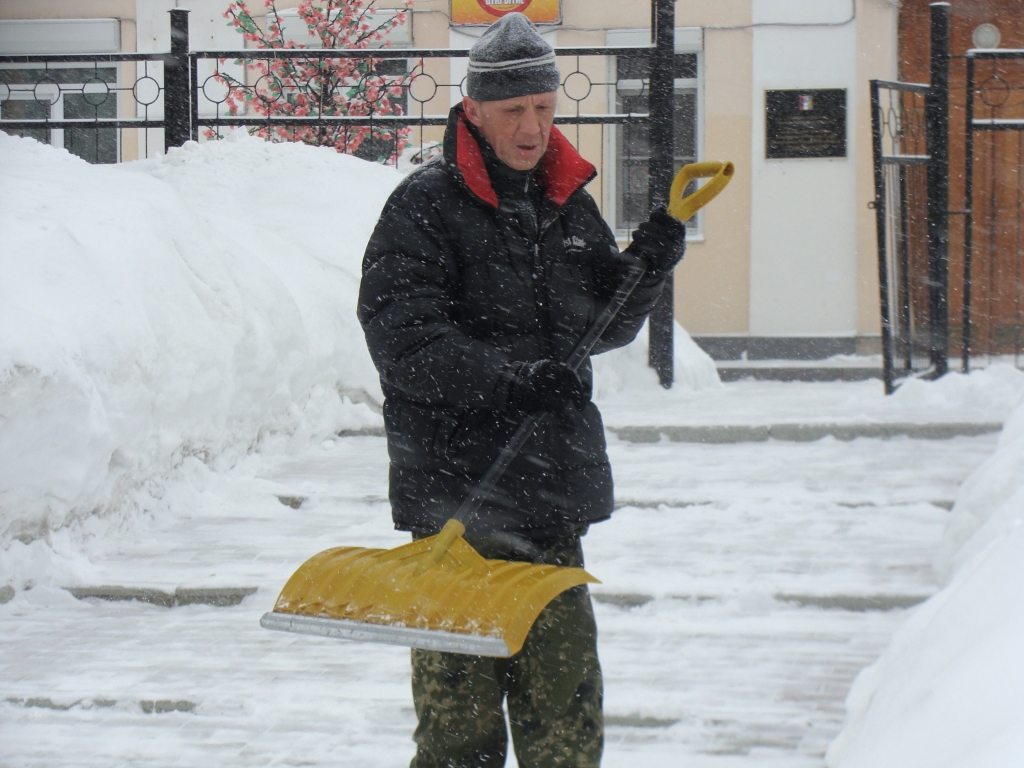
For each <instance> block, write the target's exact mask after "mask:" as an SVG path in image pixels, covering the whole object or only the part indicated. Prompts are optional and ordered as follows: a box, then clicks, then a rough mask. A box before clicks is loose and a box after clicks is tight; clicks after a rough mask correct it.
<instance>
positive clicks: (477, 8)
mask: <svg viewBox="0 0 1024 768" xmlns="http://www.w3.org/2000/svg"><path fill="white" fill-rule="evenodd" d="M512 11H519V12H520V13H521V14H523V15H524V16H526V18H528V19H529V20H530V21H532V22H533V23H534V24H560V23H561V22H562V8H561V0H451V23H452V24H473V25H478V26H487V25H488V24H493V23H494V22H495V21H497V20H498V19H500V18H501V17H502V16H504V15H505V14H506V13H512Z"/></svg>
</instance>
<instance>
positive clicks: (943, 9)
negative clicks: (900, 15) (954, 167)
mask: <svg viewBox="0 0 1024 768" xmlns="http://www.w3.org/2000/svg"><path fill="white" fill-rule="evenodd" d="M929 7H930V8H931V82H930V84H929V88H928V93H927V95H926V96H925V115H926V123H927V126H928V128H927V137H926V143H927V147H928V155H929V156H930V158H931V159H930V160H929V162H928V309H929V321H930V322H929V325H930V327H929V331H930V336H931V339H930V345H929V346H930V354H931V364H932V369H933V370H934V372H935V376H942V375H944V374H945V373H946V371H947V370H949V3H932V4H931V5H930V6H929Z"/></svg>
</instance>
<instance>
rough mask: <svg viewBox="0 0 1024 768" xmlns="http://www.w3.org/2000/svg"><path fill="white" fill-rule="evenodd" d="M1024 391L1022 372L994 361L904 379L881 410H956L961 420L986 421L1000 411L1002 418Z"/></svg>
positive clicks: (925, 411)
mask: <svg viewBox="0 0 1024 768" xmlns="http://www.w3.org/2000/svg"><path fill="white" fill-rule="evenodd" d="M1022 391H1024V372H1022V371H1021V370H1019V369H1018V368H1016V367H1014V366H1013V365H1011V364H1010V363H1006V362H996V363H993V364H991V365H989V366H988V367H986V368H980V369H974V370H972V371H971V372H970V373H968V374H966V375H965V374H962V373H958V372H950V373H947V374H946V375H945V376H943V377H942V378H940V379H936V380H934V381H926V380H924V379H907V380H905V381H903V382H902V383H901V384H900V385H899V387H898V388H897V390H896V391H895V392H893V393H892V395H890V396H889V397H887V398H885V400H884V404H883V405H884V407H883V412H884V413H887V414H888V413H891V414H892V415H893V416H896V417H898V414H901V413H904V414H906V413H920V414H931V415H932V416H931V418H934V414H938V413H957V414H959V418H961V419H962V420H963V421H972V420H977V421H986V420H988V419H992V418H993V415H994V414H993V411H999V413H998V418H997V419H995V420H997V421H1004V420H1005V419H1006V418H1007V417H1008V416H1009V414H1010V411H1011V410H1012V409H1013V406H1014V405H1015V404H1016V402H1017V401H1018V399H1019V398H1020V396H1021V392H1022Z"/></svg>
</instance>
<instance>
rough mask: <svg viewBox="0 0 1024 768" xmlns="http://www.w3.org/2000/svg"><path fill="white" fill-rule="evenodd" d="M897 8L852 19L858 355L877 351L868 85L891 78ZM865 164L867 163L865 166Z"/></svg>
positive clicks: (885, 3) (878, 7) (866, 9)
mask: <svg viewBox="0 0 1024 768" xmlns="http://www.w3.org/2000/svg"><path fill="white" fill-rule="evenodd" d="M898 13H899V9H898V8H897V7H896V5H895V4H894V3H892V2H890V0H862V2H861V3H860V17H859V19H858V21H857V89H856V92H855V94H854V98H855V99H856V100H857V109H856V112H857V125H856V135H855V138H854V141H855V142H856V151H857V157H859V158H862V161H861V162H860V163H858V164H857V274H858V278H859V279H858V283H857V335H858V341H859V349H858V351H859V352H862V353H876V352H879V351H880V350H881V341H880V333H881V314H880V309H879V298H878V240H877V237H876V230H875V212H874V211H873V210H871V209H869V208H868V203H869V202H871V201H872V200H874V199H875V180H874V173H873V171H872V165H871V162H870V159H871V93H870V87H869V85H868V81H869V80H872V79H887V80H895V79H897V73H896V69H897V52H898V47H897V31H898V26H897V22H898ZM865 160H866V161H867V162H865Z"/></svg>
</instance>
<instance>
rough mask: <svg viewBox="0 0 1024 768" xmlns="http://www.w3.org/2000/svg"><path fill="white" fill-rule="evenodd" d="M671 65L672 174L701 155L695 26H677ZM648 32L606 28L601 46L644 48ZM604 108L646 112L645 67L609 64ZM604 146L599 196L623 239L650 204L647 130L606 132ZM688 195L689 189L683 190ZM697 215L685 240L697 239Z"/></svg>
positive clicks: (699, 43)
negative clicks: (605, 179) (604, 174)
mask: <svg viewBox="0 0 1024 768" xmlns="http://www.w3.org/2000/svg"><path fill="white" fill-rule="evenodd" d="M675 38H676V49H675V61H674V70H675V71H674V72H673V75H674V80H675V105H674V106H675V109H674V111H673V114H674V115H675V125H674V129H675V131H674V132H675V153H674V154H675V161H674V163H673V165H674V167H675V170H677V171H678V170H679V169H680V168H682V167H683V165H685V164H686V163H692V162H695V161H697V160H699V159H700V158H701V156H702V142H703V128H702V122H701V121H702V111H703V103H702V102H703V94H702V89H701V82H702V73H701V67H702V61H703V57H702V55H701V54H702V51H703V48H704V32H703V30H702V29H701V28H699V27H677V28H676V31H675ZM650 41H651V32H650V29H612V30H609V31H608V33H607V36H606V39H605V42H606V44H607V45H631V46H641V45H642V46H646V45H650ZM609 74H610V76H611V80H613V81H614V83H615V86H614V87H613V88H611V89H610V91H611V92H610V94H609V102H610V106H613V107H614V108H615V111H616V112H640V113H644V112H647V111H648V98H647V97H648V93H649V89H650V71H649V65H648V64H647V62H644V61H641V60H637V59H625V58H623V59H616V60H615V61H614V63H613V64H612V65H611V71H610V73H609ZM610 134H611V135H610V136H609V140H608V142H607V143H606V145H605V151H606V152H607V153H608V163H607V166H609V167H610V170H611V171H612V173H611V174H610V175H611V176H613V177H614V178H613V179H610V180H609V182H610V183H609V184H608V185H607V187H606V192H605V211H606V215H607V218H608V220H609V222H612V223H613V225H614V228H615V230H616V232H617V234H618V235H619V236H620V237H621V238H623V239H625V238H627V237H628V236H629V233H630V232H631V231H632V230H633V229H635V228H636V225H637V224H639V223H640V222H642V221H645V220H646V219H647V216H648V212H649V211H648V209H649V205H650V202H649V201H650V194H649V191H648V188H649V183H650V182H649V179H650V176H649V173H648V163H649V161H650V141H649V131H648V128H647V126H644V125H619V126H616V127H615V128H614V130H613V131H611V132H610ZM688 191H692V189H690V190H688ZM702 220H703V216H702V215H701V214H700V213H698V214H697V216H696V217H695V218H694V220H691V221H690V222H688V223H689V225H690V236H691V238H692V237H694V236H697V237H699V236H700V235H701V223H702Z"/></svg>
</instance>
